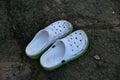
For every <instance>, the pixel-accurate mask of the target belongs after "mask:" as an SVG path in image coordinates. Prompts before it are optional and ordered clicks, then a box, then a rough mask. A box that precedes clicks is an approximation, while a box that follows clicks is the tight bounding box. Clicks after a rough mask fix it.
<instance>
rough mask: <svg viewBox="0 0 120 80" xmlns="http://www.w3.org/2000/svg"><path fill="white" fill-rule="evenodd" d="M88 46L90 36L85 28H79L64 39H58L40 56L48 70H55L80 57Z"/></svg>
mask: <svg viewBox="0 0 120 80" xmlns="http://www.w3.org/2000/svg"><path fill="white" fill-rule="evenodd" d="M87 47H88V38H87V35H86V33H85V32H84V31H83V30H77V31H75V32H73V33H71V34H70V35H68V36H67V37H65V38H63V39H59V40H57V41H56V42H55V43H54V44H53V45H52V46H51V47H50V48H49V49H48V50H47V51H46V52H45V53H44V54H43V55H42V56H41V58H40V63H41V65H42V67H43V68H45V69H46V70H54V69H56V68H58V67H60V66H62V65H63V64H65V63H68V62H69V61H71V60H74V59H76V58H78V57H80V56H81V55H82V54H84V53H85V51H86V50H87Z"/></svg>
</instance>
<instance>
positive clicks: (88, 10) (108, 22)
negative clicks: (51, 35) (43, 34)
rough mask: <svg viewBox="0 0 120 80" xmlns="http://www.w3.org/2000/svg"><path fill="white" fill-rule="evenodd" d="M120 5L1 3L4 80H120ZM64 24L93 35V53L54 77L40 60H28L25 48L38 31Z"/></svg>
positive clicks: (40, 0) (98, 1)
mask: <svg viewBox="0 0 120 80" xmlns="http://www.w3.org/2000/svg"><path fill="white" fill-rule="evenodd" d="M119 4H120V0H29V1H28V0H0V80H120V5H119ZM61 19H66V20H68V21H69V22H71V23H72V24H73V27H74V30H76V29H83V30H84V31H85V32H86V33H87V35H88V38H89V48H88V50H87V52H86V54H85V55H84V56H82V57H80V58H79V59H77V60H75V61H72V62H70V63H68V64H66V65H64V66H62V67H61V68H59V69H56V70H54V71H51V72H48V71H45V70H44V69H43V68H42V67H41V66H40V63H39V59H38V60H32V59H30V58H28V57H27V56H26V55H25V47H26V45H27V44H28V43H29V42H30V41H31V39H32V38H33V37H34V35H35V34H36V32H37V31H39V30H41V29H43V28H44V27H46V26H47V25H49V24H50V23H52V22H54V21H56V20H61ZM96 56H97V58H96ZM98 58H99V59H98Z"/></svg>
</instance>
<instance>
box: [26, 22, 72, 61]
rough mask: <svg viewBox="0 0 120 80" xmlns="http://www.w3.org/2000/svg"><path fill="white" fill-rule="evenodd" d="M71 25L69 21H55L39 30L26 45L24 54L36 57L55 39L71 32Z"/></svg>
mask: <svg viewBox="0 0 120 80" xmlns="http://www.w3.org/2000/svg"><path fill="white" fill-rule="evenodd" d="M72 30H73V27H72V25H71V23H69V22H68V21H66V20H59V21H56V22H54V23H52V24H50V25H49V26H47V27H46V28H44V29H42V30H40V31H39V32H38V33H37V34H36V35H35V37H34V38H33V39H32V41H31V42H30V43H29V44H28V46H27V47H26V50H25V52H26V54H27V56H29V57H30V58H32V59H37V58H39V57H40V55H41V54H42V53H43V52H44V51H46V50H47V49H48V48H49V46H50V45H51V44H52V43H53V42H55V41H56V40H57V39H60V38H62V37H65V36H66V35H67V34H69V33H71V32H72Z"/></svg>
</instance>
